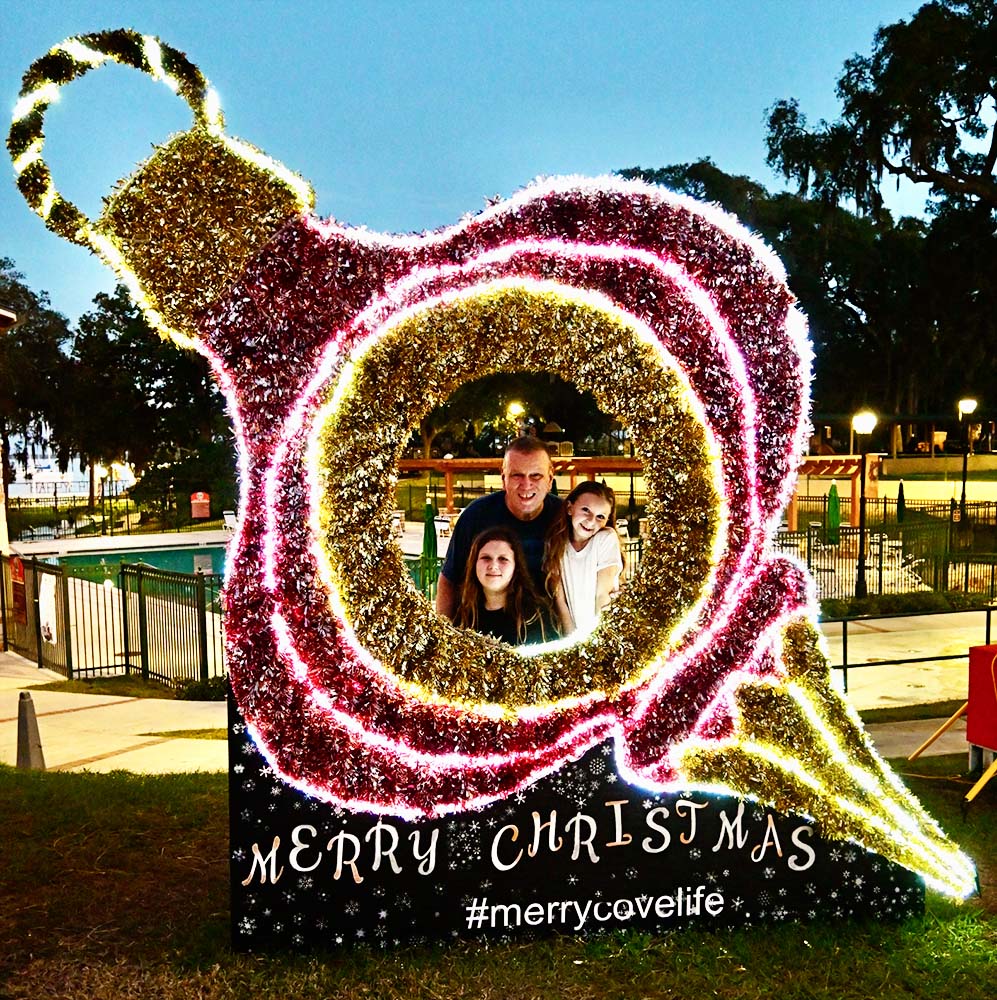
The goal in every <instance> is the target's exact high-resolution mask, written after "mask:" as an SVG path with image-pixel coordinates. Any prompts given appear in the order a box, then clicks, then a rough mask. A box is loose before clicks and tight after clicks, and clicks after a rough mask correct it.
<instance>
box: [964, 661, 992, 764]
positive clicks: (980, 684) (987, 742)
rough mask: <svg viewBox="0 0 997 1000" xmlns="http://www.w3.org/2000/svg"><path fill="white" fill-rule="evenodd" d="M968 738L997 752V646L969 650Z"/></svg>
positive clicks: (979, 745) (973, 742)
mask: <svg viewBox="0 0 997 1000" xmlns="http://www.w3.org/2000/svg"><path fill="white" fill-rule="evenodd" d="M966 739H967V740H968V741H969V742H970V743H972V744H973V746H978V747H984V748H985V749H987V750H995V751H997V646H973V647H971V648H970V650H969V712H968V714H967V716H966Z"/></svg>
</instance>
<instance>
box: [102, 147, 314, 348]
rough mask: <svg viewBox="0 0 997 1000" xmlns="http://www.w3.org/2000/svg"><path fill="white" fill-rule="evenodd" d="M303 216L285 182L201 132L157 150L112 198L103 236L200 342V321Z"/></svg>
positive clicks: (172, 319) (175, 325) (170, 320)
mask: <svg viewBox="0 0 997 1000" xmlns="http://www.w3.org/2000/svg"><path fill="white" fill-rule="evenodd" d="M261 155H262V154H261ZM302 207H303V205H302V202H301V200H300V194H299V192H298V191H296V190H295V189H294V188H292V187H291V186H290V185H289V184H287V183H285V181H283V180H282V179H281V178H279V177H278V176H277V175H276V174H274V173H273V172H271V171H268V170H265V169H263V168H261V167H260V166H258V165H257V164H254V163H252V162H250V161H249V160H248V159H246V158H244V157H243V156H241V155H239V154H238V153H236V152H234V151H233V150H232V149H231V148H229V146H228V145H227V144H226V142H225V141H224V140H223V139H221V138H219V137H217V136H214V135H211V134H209V133H208V131H207V130H206V129H204V128H193V129H191V130H190V131H189V132H182V133H180V134H179V135H175V136H173V138H172V139H170V141H169V142H167V143H165V144H164V145H162V146H159V147H157V148H156V151H155V153H154V154H153V155H152V156H151V157H150V158H149V160H147V161H146V162H145V163H144V164H143V165H142V166H141V167H140V168H139V169H138V170H137V171H136V173H135V174H133V175H132V176H131V177H130V178H129V179H128V180H127V181H124V182H123V183H122V185H121V187H120V188H119V189H118V190H117V191H115V192H114V194H113V195H112V196H111V197H110V198H109V199H107V201H106V204H105V208H104V212H103V213H102V215H101V217H100V219H99V220H98V221H97V223H96V224H95V226H94V229H95V231H96V232H98V233H101V234H104V235H106V236H108V237H110V238H111V240H112V241H113V242H114V244H115V245H116V246H117V248H118V250H119V251H120V252H121V254H122V256H123V258H124V259H125V260H126V261H127V262H128V266H129V267H130V269H131V270H132V272H133V273H134V275H135V277H136V278H137V279H138V284H139V285H140V286H141V288H142V290H143V291H144V292H145V294H146V296H147V297H148V299H149V300H150V302H151V304H152V305H153V306H154V308H156V309H157V310H158V311H159V312H160V313H161V314H162V316H163V318H164V319H165V320H166V323H167V324H168V325H169V326H170V327H171V328H172V329H175V330H179V331H181V332H183V333H186V334H188V335H190V336H193V335H194V334H195V333H196V327H195V325H194V322H193V317H194V316H195V315H196V314H197V313H198V312H199V311H200V310H202V309H204V308H206V307H207V306H208V305H210V304H211V303H212V302H215V301H217V300H219V299H220V298H222V296H223V295H224V294H225V292H226V291H227V290H228V288H229V287H230V286H231V285H232V283H233V282H234V281H235V280H236V279H237V278H238V277H239V275H241V274H242V272H243V270H244V268H245V266H246V264H247V262H248V261H249V260H251V259H252V258H253V257H254V256H255V255H256V254H257V253H258V252H259V250H260V249H261V248H262V247H263V245H264V244H265V243H266V242H267V241H268V240H269V239H270V238H271V237H272V236H273V235H274V233H276V232H277V230H278V229H280V228H281V226H283V225H284V223H286V222H287V221H288V219H290V218H291V217H293V216H294V215H297V214H298V213H299V212H300V211H301V209H302Z"/></svg>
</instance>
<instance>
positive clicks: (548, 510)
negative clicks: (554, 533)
mask: <svg viewBox="0 0 997 1000" xmlns="http://www.w3.org/2000/svg"><path fill="white" fill-rule="evenodd" d="M553 482H554V466H553V463H552V462H551V460H550V453H549V452H548V451H547V446H546V445H545V444H544V443H543V441H540V440H539V439H537V438H533V437H521V438H517V439H516V440H515V441H513V442H512V444H511V445H509V448H508V450H507V451H506V453H505V458H504V459H503V460H502V492H501V493H492V494H491V495H489V496H484V497H481V498H480V499H478V500H475V501H474V503H472V504H469V505H468V507H467V508H466V509H465V511H464V513H463V514H461V516H460V518H459V519H458V521H457V524H456V525H455V527H454V533H453V537H452V538H451V539H450V547H449V548H448V549H447V558H446V561H445V562H444V564H443V569H442V570H441V572H440V579H439V583H438V584H437V589H436V611H437V614H440V615H443V616H444V617H445V618H449V619H450V620H451V621H452V620H453V618H454V615H455V614H456V613H457V601H458V597H459V595H460V588H461V584H462V583H463V582H464V573H465V571H466V569H467V558H468V556H469V555H470V552H471V543H472V542H473V541H474V539H475V536H477V535H478V534H479V533H480V532H482V531H484V530H485V529H486V528H494V527H497V526H499V525H504V526H506V527H509V528H511V529H512V530H513V531H514V532H515V533H516V535H517V537H518V538H519V540H520V542H522V544H523V550H524V552H525V553H526V564H527V566H528V567H529V570H530V575H531V576H532V577H533V582H534V583H535V584H536V587H537V589H538V590H539V591H540V593H543V592H544V583H543V571H542V564H543V556H544V538H545V537H546V535H547V529H548V528H549V527H550V525H551V523H552V522H553V520H554V518H555V517H556V516H557V512H558V510H559V508H560V506H561V501H560V500H559V499H558V498H557V497H552V496H550V488H551V485H552V484H553Z"/></svg>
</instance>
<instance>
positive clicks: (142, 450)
mask: <svg viewBox="0 0 997 1000" xmlns="http://www.w3.org/2000/svg"><path fill="white" fill-rule="evenodd" d="M94 306H95V307H94V309H93V310H91V311H90V312H88V313H86V314H85V315H83V316H81V317H80V321H79V326H78V331H77V334H76V337H75V340H74V342H73V350H72V359H73V363H74V370H73V374H74V385H75V389H74V391H73V392H72V393H71V401H72V413H71V419H70V420H69V421H67V424H66V427H65V434H64V436H63V437H62V439H61V440H62V444H63V447H64V450H65V451H66V452H72V453H74V454H76V455H79V456H80V458H81V465H84V466H85V465H88V464H89V465H90V467H91V468H92V467H93V464H94V463H96V462H102V463H105V464H107V463H110V462H113V461H128V462H131V463H132V464H133V465H134V466H135V468H136V470H137V471H138V472H140V473H141V472H142V471H143V470H145V469H146V468H149V467H150V466H153V465H156V466H163V465H170V464H173V463H179V462H181V460H182V459H183V458H184V456H185V454H186V453H189V452H191V451H196V450H197V449H198V448H199V447H201V446H203V445H207V444H210V443H211V442H213V441H217V440H218V439H219V438H223V437H225V436H226V435H227V433H228V430H227V428H228V425H227V421H226V419H225V410H224V403H223V400H222V397H221V394H220V393H219V392H218V390H217V389H216V387H215V385H214V383H213V382H212V380H211V376H210V371H209V368H208V364H207V362H206V361H205V360H204V359H203V358H202V357H201V356H200V355H198V354H196V353H194V352H193V351H184V350H181V349H180V348H178V347H176V345H174V344H172V343H170V342H168V341H165V340H163V339H162V338H161V337H159V335H158V334H157V333H156V332H155V331H154V330H153V329H152V328H151V327H150V326H149V325H148V323H147V322H146V321H145V318H144V317H143V316H142V314H141V312H140V311H139V310H138V308H137V307H136V306H135V305H134V304H133V303H132V302H131V301H130V299H129V298H128V294H127V292H126V290H125V289H124V288H122V287H121V286H119V287H118V288H117V289H116V290H115V292H114V294H113V295H105V294H103V293H102V294H100V295H97V296H96V298H95V299H94ZM92 488H93V483H92V480H91V491H92ZM202 488H204V487H202Z"/></svg>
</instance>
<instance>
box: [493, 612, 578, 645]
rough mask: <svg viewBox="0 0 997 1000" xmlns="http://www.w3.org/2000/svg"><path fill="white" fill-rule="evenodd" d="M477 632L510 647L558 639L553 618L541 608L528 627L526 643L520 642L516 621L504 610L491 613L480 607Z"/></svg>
mask: <svg viewBox="0 0 997 1000" xmlns="http://www.w3.org/2000/svg"><path fill="white" fill-rule="evenodd" d="M541 620H542V622H543V626H542V627H541ZM476 631H477V632H480V633H481V634H482V635H490V636H492V637H493V638H495V639H498V640H500V641H501V642H507V643H508V644H509V645H510V646H522V645H527V646H531V645H535V644H536V643H538V642H550V641H551V640H552V639H556V638H558V634H557V631H556V630H555V628H554V623H553V621H552V619H551V616H550V615H549V614H548V613H547V611H546V609H545V608H541V609H540V613H539V616H538V617H537V618H534V620H533V621H531V622H530V623H529V624H528V625H527V626H526V642H525V643H523V642H520V639H519V634H518V632H517V630H516V622H515V619H514V618H513V616H512V615H510V614H509V613H508V612H507V611H506V610H505V609H504V608H503V609H501V610H499V611H489V610H488V609H487V608H485V607H482V606H481V605H479V606H478V624H477V627H476Z"/></svg>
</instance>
